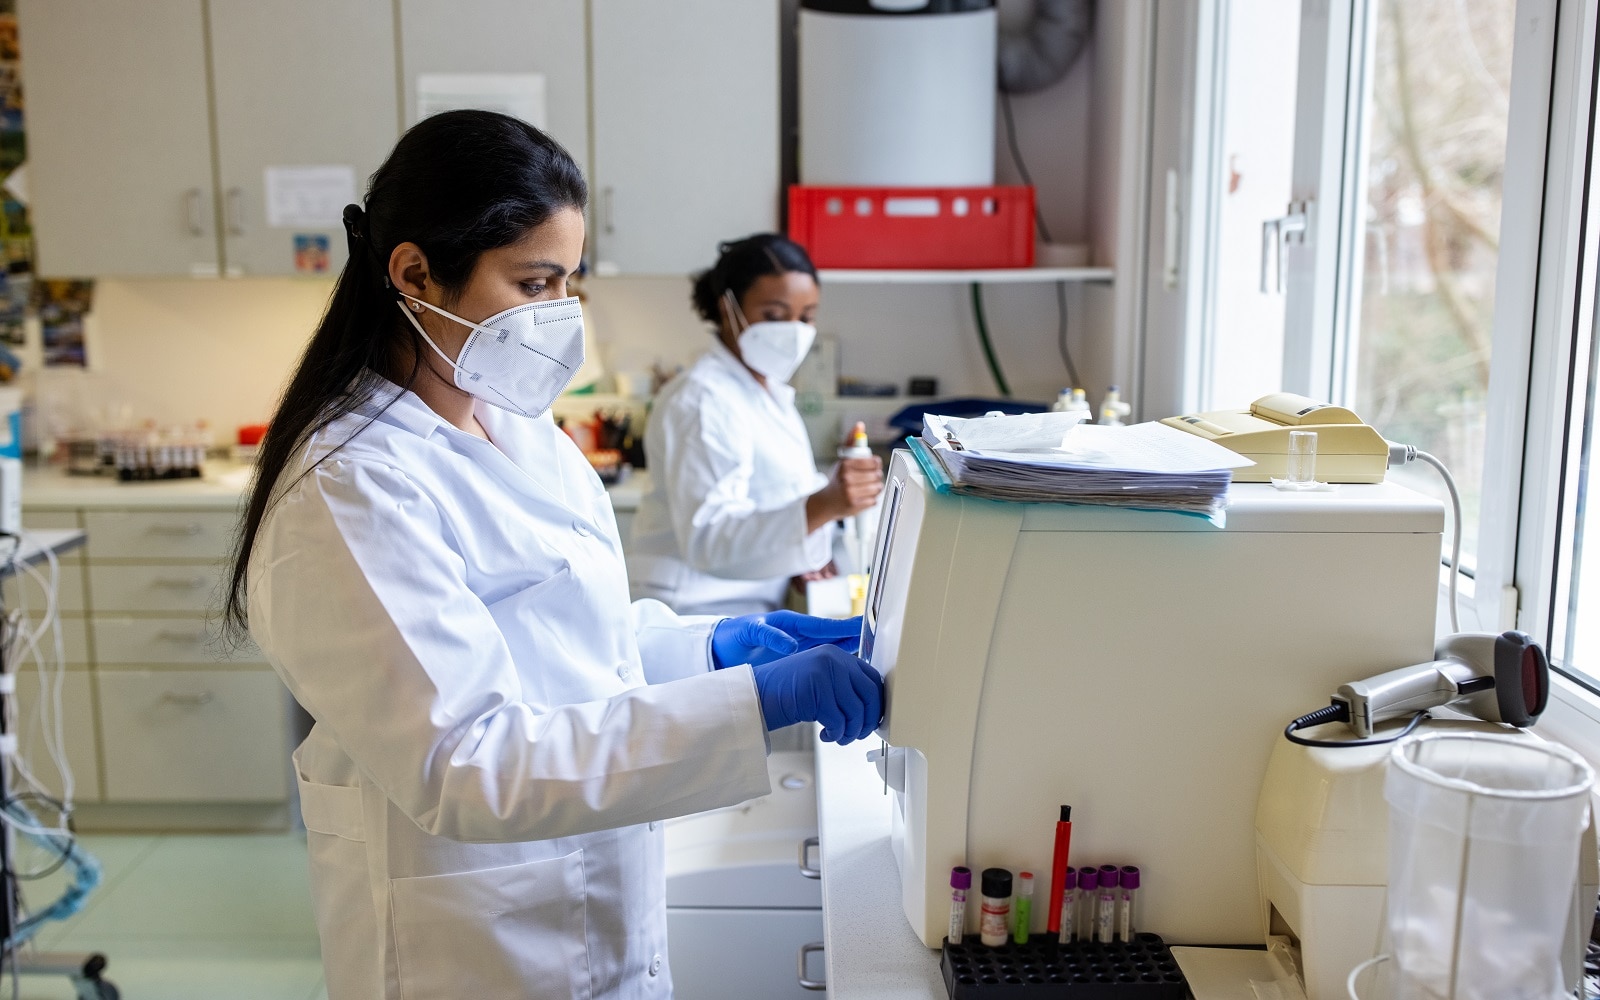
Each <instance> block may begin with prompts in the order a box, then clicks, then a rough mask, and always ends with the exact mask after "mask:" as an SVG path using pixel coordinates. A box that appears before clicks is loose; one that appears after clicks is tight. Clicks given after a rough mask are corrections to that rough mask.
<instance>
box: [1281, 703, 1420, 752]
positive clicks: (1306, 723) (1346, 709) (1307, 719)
mask: <svg viewBox="0 0 1600 1000" xmlns="http://www.w3.org/2000/svg"><path fill="white" fill-rule="evenodd" d="M1428 718H1432V716H1430V715H1428V713H1427V712H1418V713H1417V714H1416V715H1413V716H1412V717H1411V721H1410V722H1408V723H1406V727H1405V728H1404V729H1402V730H1400V731H1399V732H1398V733H1396V734H1394V735H1393V736H1385V737H1384V738H1383V739H1381V740H1374V739H1367V740H1313V739H1307V738H1306V737H1304V736H1296V735H1295V732H1296V731H1297V730H1301V729H1310V728H1311V727H1312V726H1320V725H1322V724H1324V723H1327V722H1349V721H1350V706H1349V705H1347V704H1345V703H1344V702H1342V701H1334V702H1332V703H1331V704H1328V705H1325V706H1323V707H1322V708H1319V709H1317V710H1316V711H1315V712H1307V713H1306V714H1305V715H1302V716H1300V718H1298V719H1296V720H1294V721H1293V722H1291V723H1289V725H1288V726H1286V727H1285V728H1284V730H1283V736H1284V739H1286V740H1288V741H1289V742H1290V743H1298V744H1300V745H1301V746H1303V747H1376V746H1382V745H1383V744H1385V743H1393V742H1395V741H1396V740H1403V739H1405V738H1406V737H1407V736H1410V735H1411V733H1412V732H1413V731H1414V730H1415V729H1416V728H1417V726H1419V725H1421V723H1422V720H1423V719H1428Z"/></svg>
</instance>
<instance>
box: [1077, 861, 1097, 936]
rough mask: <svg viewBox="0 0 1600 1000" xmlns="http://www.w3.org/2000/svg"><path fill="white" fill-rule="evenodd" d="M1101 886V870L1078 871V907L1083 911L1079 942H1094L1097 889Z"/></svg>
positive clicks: (1079, 925) (1080, 913) (1079, 919)
mask: <svg viewBox="0 0 1600 1000" xmlns="http://www.w3.org/2000/svg"><path fill="white" fill-rule="evenodd" d="M1099 885H1100V869H1098V868H1079V869H1078V900H1079V902H1078V905H1079V906H1081V907H1082V910H1081V911H1080V912H1079V913H1078V940H1079V941H1093V940H1094V927H1095V904H1096V903H1097V902H1098V900H1097V899H1096V896H1097V895H1098V894H1097V893H1096V892H1095V889H1096V888H1097V887H1098V886H1099Z"/></svg>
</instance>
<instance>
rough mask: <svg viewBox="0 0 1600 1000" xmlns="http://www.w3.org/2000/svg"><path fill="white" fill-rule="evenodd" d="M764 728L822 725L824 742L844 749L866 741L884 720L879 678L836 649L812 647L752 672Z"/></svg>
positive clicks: (872, 671)
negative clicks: (764, 722) (799, 724)
mask: <svg viewBox="0 0 1600 1000" xmlns="http://www.w3.org/2000/svg"><path fill="white" fill-rule="evenodd" d="M751 669H752V670H754V671H755V675H756V692H757V694H759V695H760V696H761V714H762V715H763V716H764V717H765V718H766V720H767V728H768V729H782V728H783V727H784V726H792V725H794V724H795V723H796V722H820V723H822V738H823V739H825V740H827V741H828V742H830V743H838V744H839V745H840V746H843V745H844V744H846V743H852V742H854V741H856V740H860V739H865V738H866V737H868V736H870V735H872V731H873V730H875V729H877V728H878V723H879V722H880V721H881V720H882V719H883V678H882V677H880V676H878V672H877V671H876V670H874V669H872V667H870V666H868V665H867V662H866V661H865V660H863V659H861V658H860V657H858V656H855V655H854V654H852V653H846V652H845V651H844V650H842V649H840V648H839V647H838V646H826V645H824V646H816V647H813V648H811V649H806V650H802V651H800V652H798V653H795V654H794V655H793V656H785V657H782V658H780V659H776V660H773V661H772V662H770V663H761V664H757V665H755V666H753V667H752V668H751Z"/></svg>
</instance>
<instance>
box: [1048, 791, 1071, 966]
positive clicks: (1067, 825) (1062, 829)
mask: <svg viewBox="0 0 1600 1000" xmlns="http://www.w3.org/2000/svg"><path fill="white" fill-rule="evenodd" d="M1071 846H1072V807H1071V806H1062V807H1061V820H1060V821H1059V822H1058V823H1056V853H1055V857H1054V859H1053V860H1052V861H1051V863H1050V912H1049V914H1047V916H1048V918H1049V925H1048V927H1049V932H1050V933H1051V934H1059V933H1061V897H1062V895H1063V894H1065V893H1066V890H1067V851H1068V848H1070V847H1071Z"/></svg>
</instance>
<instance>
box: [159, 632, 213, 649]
mask: <svg viewBox="0 0 1600 1000" xmlns="http://www.w3.org/2000/svg"><path fill="white" fill-rule="evenodd" d="M209 638H210V636H208V635H206V634H205V633H204V632H174V631H171V630H170V629H163V630H162V631H160V632H157V633H156V639H157V641H159V642H182V643H186V644H188V645H191V646H198V645H200V644H201V643H202V642H205V641H206V640H207V639H209Z"/></svg>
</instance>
